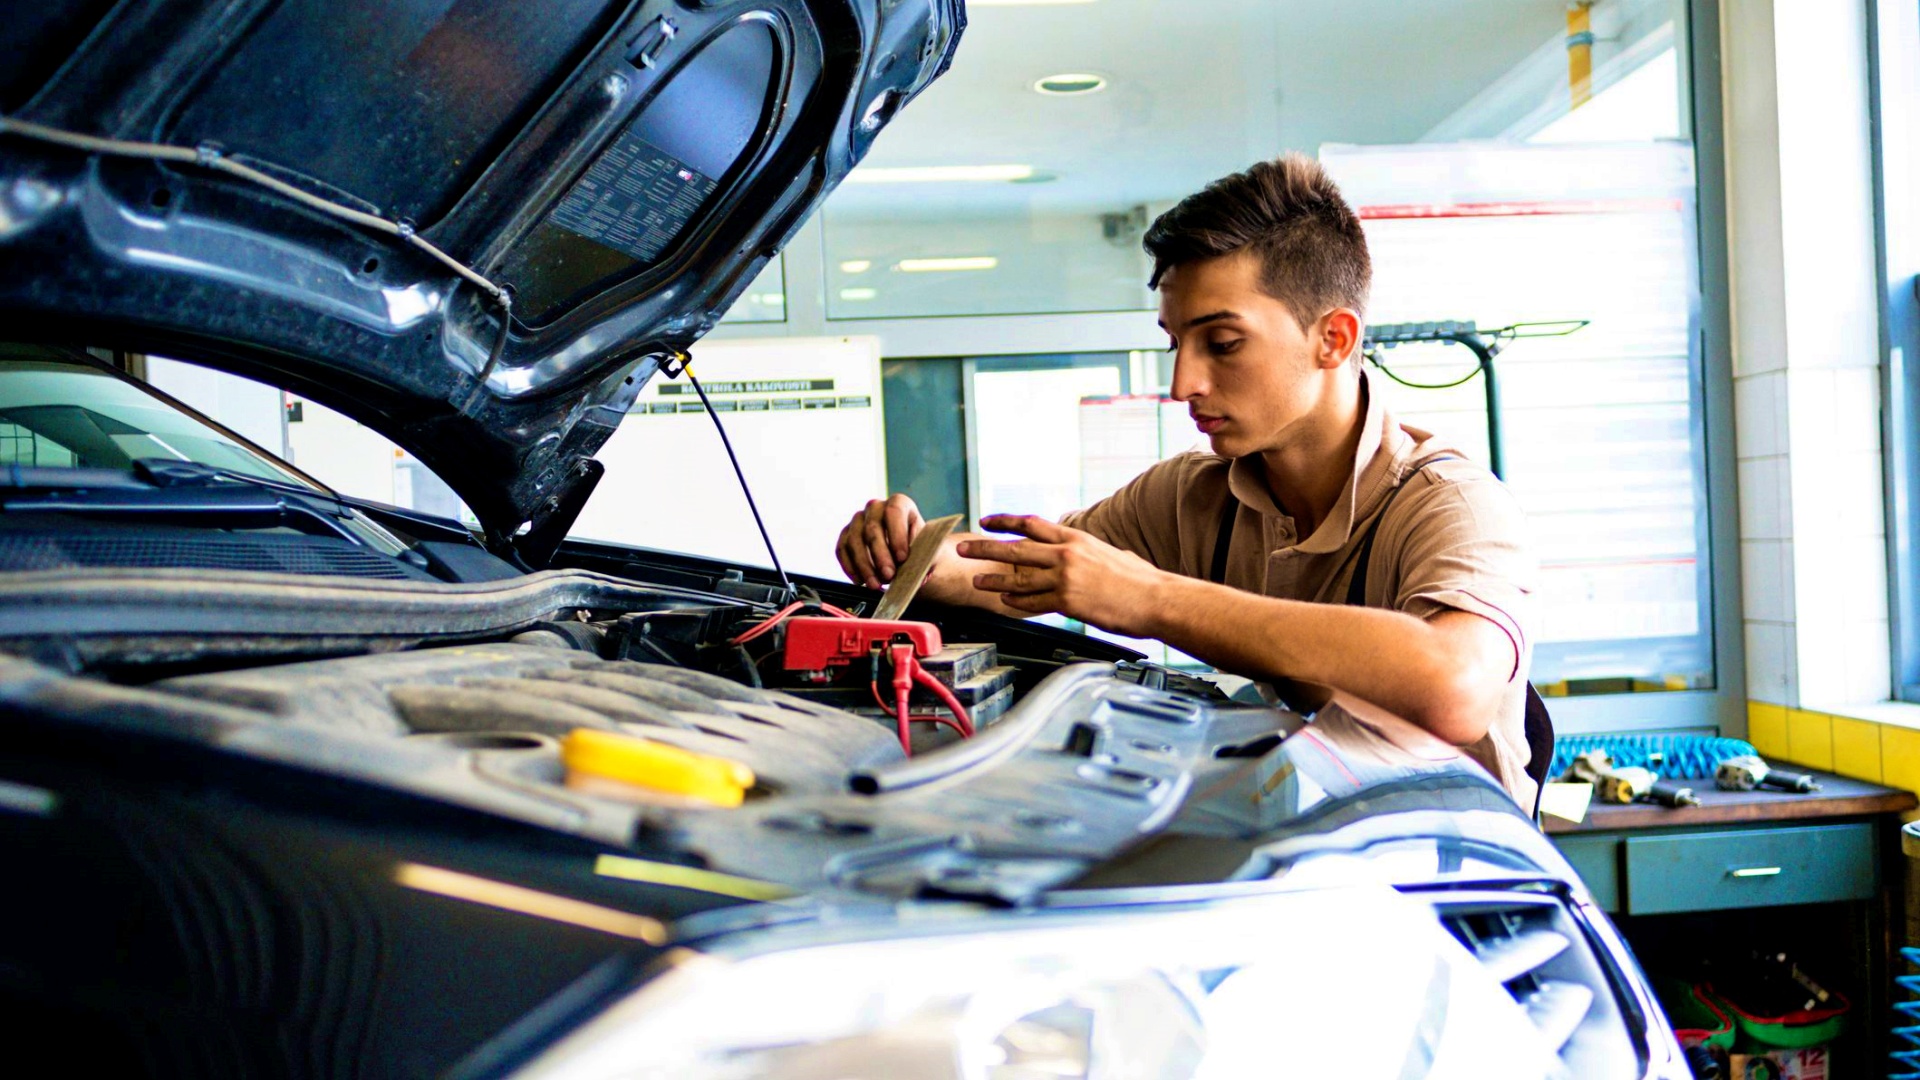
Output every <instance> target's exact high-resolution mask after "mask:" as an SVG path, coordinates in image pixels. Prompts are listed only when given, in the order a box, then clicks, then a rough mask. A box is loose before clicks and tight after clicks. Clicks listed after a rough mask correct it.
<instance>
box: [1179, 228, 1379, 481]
mask: <svg viewBox="0 0 1920 1080" xmlns="http://www.w3.org/2000/svg"><path fill="white" fill-rule="evenodd" d="M1259 275H1260V262H1259V259H1258V258H1257V257H1256V256H1255V255H1254V254H1253V253H1252V252H1251V251H1237V252H1234V253H1233V254H1231V255H1223V256H1220V257H1219V258H1216V259H1205V260H1201V261H1198V262H1192V263H1186V264H1184V265H1181V266H1176V267H1174V268H1173V269H1171V270H1169V271H1167V273H1166V275H1165V276H1164V277H1162V278H1161V279H1160V325H1161V327H1163V328H1164V329H1165V330H1166V331H1167V334H1168V336H1169V337H1170V338H1171V339H1172V349H1173V352H1174V364H1173V396H1174V398H1175V399H1176V400H1178V401H1182V402H1185V403H1186V406H1187V411H1188V413H1189V414H1190V415H1192V417H1193V419H1194V423H1195V426H1197V427H1198V428H1199V429H1200V433H1201V434H1203V435H1205V436H1206V437H1207V439H1208V440H1209V441H1210V442H1211V443H1212V445H1213V452H1214V453H1216V454H1219V455H1221V456H1222V457H1230V458H1231V457H1243V456H1245V455H1247V454H1258V453H1265V452H1267V451H1271V450H1277V449H1279V448H1281V447H1283V446H1285V445H1286V444H1287V443H1288V442H1289V441H1291V435H1292V434H1294V433H1295V432H1296V431H1298V430H1299V429H1301V428H1302V426H1303V424H1304V423H1306V422H1307V421H1308V420H1309V419H1310V418H1311V417H1312V416H1313V415H1314V413H1315V412H1316V410H1318V408H1319V407H1320V405H1321V403H1322V402H1323V401H1324V399H1325V395H1326V393H1327V391H1328V390H1329V389H1330V388H1331V386H1332V381H1331V379H1330V378H1329V377H1328V376H1329V374H1330V373H1331V374H1338V373H1339V369H1340V368H1341V367H1342V366H1343V363H1344V360H1345V358H1346V357H1347V356H1348V355H1350V354H1351V340H1352V339H1351V335H1352V334H1353V333H1357V330H1358V318H1357V316H1353V315H1352V313H1351V312H1346V313H1345V315H1346V321H1345V322H1344V323H1342V325H1343V326H1346V325H1350V326H1351V327H1352V328H1353V329H1352V331H1350V332H1349V336H1348V337H1347V338H1346V340H1345V347H1344V348H1342V344H1343V343H1342V341H1341V340H1339V336H1340V328H1339V327H1333V326H1330V325H1329V324H1330V322H1341V313H1342V312H1343V311H1344V309H1336V310H1335V311H1334V312H1330V313H1328V314H1327V315H1325V316H1322V317H1321V318H1320V319H1319V320H1318V321H1316V322H1315V324H1314V325H1313V326H1310V327H1305V328H1303V327H1301V325H1300V324H1299V322H1298V321H1297V320H1295V319H1294V317H1293V313H1292V312H1291V311H1289V310H1288V309H1287V306H1286V305H1285V304H1283V303H1281V302H1280V301H1278V300H1275V299H1274V298H1273V297H1271V296H1268V295H1267V294H1266V293H1265V292H1263V291H1261V289H1260V284H1259ZM1330 331H1331V332H1330ZM1333 350H1337V351H1333Z"/></svg>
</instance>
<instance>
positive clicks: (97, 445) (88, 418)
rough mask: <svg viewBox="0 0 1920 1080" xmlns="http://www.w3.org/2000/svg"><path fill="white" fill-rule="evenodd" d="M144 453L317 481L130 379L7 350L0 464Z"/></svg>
mask: <svg viewBox="0 0 1920 1080" xmlns="http://www.w3.org/2000/svg"><path fill="white" fill-rule="evenodd" d="M142 458H160V459H163V460H172V461H189V462H193V463H195V464H198V465H205V466H208V467H210V468H216V469H223V470H226V471H228V472H233V473H239V474H242V475H245V476H251V477H256V478H258V479H261V480H272V481H276V482H279V483H283V484H297V485H299V486H301V487H308V488H311V487H314V484H313V482H312V481H310V480H308V479H307V478H306V477H303V476H301V475H299V474H298V473H294V472H291V471H289V470H287V469H285V468H283V467H281V466H280V465H278V464H277V463H275V462H274V461H272V460H270V459H268V458H266V457H264V456H262V455H260V454H258V453H256V452H254V451H253V450H250V449H248V448H247V447H246V446H245V445H243V444H241V443H240V442H238V441H237V440H236V439H235V438H234V436H232V435H230V434H228V433H226V432H224V431H222V430H220V429H219V428H216V427H213V426H212V425H210V424H207V423H204V422H202V421H201V420H199V419H196V418H195V417H194V416H193V415H192V414H190V413H187V412H184V411H182V410H181V408H180V407H179V406H177V405H174V404H173V403H171V402H169V401H166V400H164V399H162V398H159V397H157V396H155V395H154V394H153V393H152V392H150V391H148V390H146V389H144V388H143V387H141V386H140V385H138V384H137V383H134V382H132V381H130V380H128V379H123V378H120V377H119V376H117V375H115V374H113V373H111V372H108V371H105V370H102V369H99V368H95V367H92V366H91V365H88V364H86V363H83V362H81V361H78V360H63V359H59V358H55V357H49V356H45V355H42V356H36V357H32V358H20V357H8V356H0V466H6V465H24V466H38V467H41V468H93V469H132V468H133V464H134V462H136V461H138V460H140V459H142Z"/></svg>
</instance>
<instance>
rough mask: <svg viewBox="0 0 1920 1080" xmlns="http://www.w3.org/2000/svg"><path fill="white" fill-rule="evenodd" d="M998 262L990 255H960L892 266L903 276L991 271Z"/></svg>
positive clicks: (902, 262) (903, 262)
mask: <svg viewBox="0 0 1920 1080" xmlns="http://www.w3.org/2000/svg"><path fill="white" fill-rule="evenodd" d="M999 265H1000V260H999V259H996V258H994V257H993V256H991V255H960V256H955V257H952V258H945V259H901V260H900V261H899V262H897V263H894V264H893V268H894V269H895V270H898V271H900V272H901V273H905V274H941V273H948V272H951V271H954V270H992V269H993V268H994V267H996V266H999Z"/></svg>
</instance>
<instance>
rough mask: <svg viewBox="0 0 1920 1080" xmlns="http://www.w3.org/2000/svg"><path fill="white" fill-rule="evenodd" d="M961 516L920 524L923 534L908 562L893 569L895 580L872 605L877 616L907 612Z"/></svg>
mask: <svg viewBox="0 0 1920 1080" xmlns="http://www.w3.org/2000/svg"><path fill="white" fill-rule="evenodd" d="M962 516H964V515H961V514H948V515H947V516H946V517H943V518H934V519H933V520H932V521H929V522H927V523H926V524H925V525H924V526H922V527H921V529H920V535H919V536H916V537H914V538H913V546H912V547H909V548H908V549H907V561H906V564H905V565H903V566H902V567H900V569H898V570H896V571H894V575H893V584H891V585H889V586H887V594H886V595H885V596H883V597H881V598H880V606H879V607H877V608H874V609H873V617H874V618H876V619H898V618H899V617H900V616H902V615H904V614H906V612H907V605H908V604H911V603H913V598H914V597H915V596H916V595H918V594H919V592H920V586H922V585H925V584H926V583H927V575H928V574H930V573H932V572H933V560H934V559H935V558H936V557H938V556H939V554H940V545H941V544H943V543H945V542H946V539H947V537H948V536H949V535H951V534H952V533H953V528H954V526H956V525H958V524H960V519H961V517H962Z"/></svg>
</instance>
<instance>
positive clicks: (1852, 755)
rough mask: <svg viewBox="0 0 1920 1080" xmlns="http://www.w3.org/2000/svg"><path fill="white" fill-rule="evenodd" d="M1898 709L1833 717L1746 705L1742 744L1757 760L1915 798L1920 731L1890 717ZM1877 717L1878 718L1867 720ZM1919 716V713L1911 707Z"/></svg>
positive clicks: (1919, 780) (1781, 707)
mask: <svg viewBox="0 0 1920 1080" xmlns="http://www.w3.org/2000/svg"><path fill="white" fill-rule="evenodd" d="M1901 710H1902V707H1901V706H1881V707H1880V708H1879V709H1877V710H1876V709H1871V708H1869V709H1865V710H1861V711H1863V712H1867V713H1869V714H1870V715H1867V716H1858V715H1856V716H1836V715H1834V714H1832V713H1825V712H1814V711H1810V710H1807V709H1790V708H1788V707H1786V706H1784V705H1772V704H1768V703H1766V702H1760V701H1750V702H1748V703H1747V739H1748V741H1750V742H1752V743H1753V745H1754V748H1755V749H1756V750H1759V751H1760V755H1761V756H1762V757H1765V758H1767V759H1768V760H1770V761H1782V762H1791V763H1793V764H1796V765H1804V766H1806V767H1807V768H1810V769H1821V770H1824V771H1826V772H1836V773H1839V774H1840V775H1842V776H1851V777H1853V778H1854V779H1856V780H1870V781H1872V782H1874V783H1876V784H1886V785H1888V786H1890V787H1898V788H1906V789H1907V790H1909V791H1913V792H1916V793H1920V726H1917V725H1916V724H1915V723H1914V722H1913V721H1911V720H1906V719H1904V718H1898V717H1894V716H1892V715H1890V714H1891V713H1894V712H1898V711H1901ZM1876 711H1877V712H1881V713H1882V714H1883V715H1881V716H1877V717H1876V716H1873V715H1871V714H1872V713H1874V712H1876ZM1914 711H1915V712H1916V713H1920V708H1915V709H1914Z"/></svg>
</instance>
